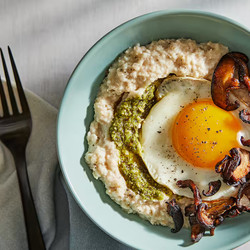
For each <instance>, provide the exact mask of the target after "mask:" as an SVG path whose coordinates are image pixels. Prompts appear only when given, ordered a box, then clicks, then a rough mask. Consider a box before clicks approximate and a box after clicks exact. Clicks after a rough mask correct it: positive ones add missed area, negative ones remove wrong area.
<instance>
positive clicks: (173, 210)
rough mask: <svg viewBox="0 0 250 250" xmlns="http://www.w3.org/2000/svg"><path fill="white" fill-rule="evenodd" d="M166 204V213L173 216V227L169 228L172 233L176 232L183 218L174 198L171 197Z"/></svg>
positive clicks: (179, 228) (180, 226)
mask: <svg viewBox="0 0 250 250" xmlns="http://www.w3.org/2000/svg"><path fill="white" fill-rule="evenodd" d="M167 204H168V209H167V212H168V214H169V215H170V216H171V217H172V218H173V221H174V224H175V228H172V229H171V232H172V233H177V232H179V231H180V230H181V228H182V226H183V223H184V219H183V214H182V211H181V208H180V206H179V205H178V204H177V203H176V200H175V199H173V200H171V201H170V202H167Z"/></svg>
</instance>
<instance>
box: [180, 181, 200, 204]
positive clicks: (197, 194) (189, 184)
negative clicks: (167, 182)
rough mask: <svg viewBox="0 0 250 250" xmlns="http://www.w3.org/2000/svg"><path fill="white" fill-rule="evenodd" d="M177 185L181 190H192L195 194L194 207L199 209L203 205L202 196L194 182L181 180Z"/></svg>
mask: <svg viewBox="0 0 250 250" xmlns="http://www.w3.org/2000/svg"><path fill="white" fill-rule="evenodd" d="M176 185H177V186H178V187H180V188H187V187H188V188H190V189H191V191H192V192H193V194H194V205H195V206H196V207H197V206H198V205H199V204H201V203H202V199H201V195H200V192H199V189H198V187H197V186H196V185H195V184H194V182H193V181H192V180H179V181H177V183H176Z"/></svg>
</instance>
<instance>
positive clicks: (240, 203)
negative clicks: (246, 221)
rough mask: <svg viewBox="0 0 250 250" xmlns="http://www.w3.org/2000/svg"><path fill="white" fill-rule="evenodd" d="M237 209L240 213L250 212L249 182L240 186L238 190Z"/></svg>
mask: <svg viewBox="0 0 250 250" xmlns="http://www.w3.org/2000/svg"><path fill="white" fill-rule="evenodd" d="M237 207H238V208H239V209H240V210H242V211H250V180H248V181H247V182H245V183H244V184H243V185H241V187H240V189H239V192H238V196H237Z"/></svg>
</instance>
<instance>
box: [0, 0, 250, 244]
mask: <svg viewBox="0 0 250 250" xmlns="http://www.w3.org/2000/svg"><path fill="white" fill-rule="evenodd" d="M161 9H200V10H204V11H211V12H215V13H218V14H222V15H225V16H227V17H230V18H232V19H234V20H236V21H238V22H240V23H242V24H243V25H245V26H247V27H250V17H249V11H250V1H248V0H238V1H235V0H203V1H202V0H175V1H174V0H126V1H124V0H0V32H1V35H0V46H1V47H2V48H3V49H4V50H5V51H6V48H7V45H10V46H11V48H12V50H13V52H14V55H15V58H16V62H17V64H18V68H19V72H20V75H21V77H22V81H23V84H24V86H25V88H27V89H29V90H31V91H33V92H34V93H36V94H38V95H39V96H41V97H42V98H44V99H45V100H47V101H48V102H49V103H51V104H52V105H54V106H55V107H56V108H58V107H59V105H60V101H61V99H62V96H63V91H64V88H65V86H66V84H67V81H68V79H69V77H70V74H71V73H72V71H73V69H74V67H75V66H76V64H77V63H78V62H79V60H80V59H81V57H82V56H83V55H84V54H85V53H86V52H87V50H88V49H89V48H90V47H91V46H92V45H93V44H94V43H95V42H96V41H97V40H98V39H99V38H101V37H102V36H103V35H104V34H106V33H107V32H108V31H110V30H111V29H113V28H114V27H116V26H117V25H119V24H121V23H123V22H125V21H127V20H128V19H131V18H133V17H136V16H138V15H142V14H144V13H147V12H152V11H156V10H161ZM70 206H71V208H72V210H73V211H74V213H72V214H71V218H70V220H71V232H70V234H71V235H70V236H71V243H70V246H71V249H129V248H128V247H126V246H124V245H123V244H121V243H118V242H117V241H115V240H113V239H112V238H110V237H109V236H107V235H106V234H105V233H104V232H102V231H101V230H100V229H99V228H97V226H95V225H94V224H93V223H92V222H91V221H90V219H89V218H87V216H86V215H85V214H84V213H83V212H82V211H81V210H80V208H79V207H78V205H77V204H76V203H75V202H74V200H73V198H72V197H70ZM239 249H250V243H247V244H245V245H244V246H241V247H240V248H239Z"/></svg>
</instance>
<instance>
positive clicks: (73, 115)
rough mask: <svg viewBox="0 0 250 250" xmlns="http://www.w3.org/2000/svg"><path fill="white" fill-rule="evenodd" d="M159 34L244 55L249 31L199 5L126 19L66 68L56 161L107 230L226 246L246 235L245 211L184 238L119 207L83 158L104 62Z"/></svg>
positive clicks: (137, 242)
mask: <svg viewBox="0 0 250 250" xmlns="http://www.w3.org/2000/svg"><path fill="white" fill-rule="evenodd" d="M162 38H191V39H194V40H196V41H198V42H207V41H212V42H219V43H222V44H225V45H227V46H228V47H229V49H230V50H232V51H240V52H243V53H245V54H246V55H248V56H250V33H249V30H248V29H247V28H245V27H243V26H242V25H240V24H238V23H236V22H234V21H232V20H230V19H228V18H225V17H223V16H219V15H215V14H212V13H206V12H201V11H181V10H179V11H178V10H177V11H167V10H164V11H159V12H154V13H150V14H146V15H143V16H140V17H137V18H135V19H132V20H130V21H128V22H126V23H124V24H122V25H120V26H119V27H117V28H115V29H114V30H112V31H111V32H109V33H108V34H107V35H106V36H104V37H103V38H102V39H100V40H99V41H98V42H97V43H96V44H95V45H94V46H93V47H92V48H91V49H90V50H89V51H88V52H87V53H86V55H85V56H84V57H83V58H82V60H81V61H80V62H79V64H78V65H77V66H76V68H75V70H74V72H73V73H72V75H71V77H70V79H69V82H68V84H67V87H66V89H65V93H64V97H63V99H62V103H61V107H60V111H59V116H58V127H57V145H58V156H59V161H60V166H61V169H62V172H63V175H64V178H65V180H66V183H67V185H68V187H69V189H70V190H71V192H72V194H73V196H74V198H75V199H76V201H77V202H78V204H79V206H80V207H81V208H82V210H83V211H84V212H85V213H86V214H87V215H88V216H89V217H90V218H91V219H92V220H93V221H94V222H95V223H96V224H97V225H98V226H99V227H100V228H101V229H103V230H104V231H105V232H106V233H107V234H109V235H110V236H112V237H113V238H115V239H117V240H119V241H121V242H123V243H124V244H127V245H129V246H131V247H134V248H137V249H166V247H168V248H169V249H181V248H183V247H188V248H190V249H200V247H201V244H202V248H203V249H211V247H212V248H216V249H232V248H235V247H236V246H239V245H241V244H243V243H245V242H247V241H248V240H250V228H249V219H250V214H244V215H241V216H238V217H237V218H234V219H228V220H226V221H225V222H224V224H223V225H221V226H219V227H218V228H217V229H216V231H215V236H213V237H203V238H202V240H201V242H199V243H197V244H190V231H189V230H187V229H182V230H181V231H180V232H179V233H177V234H173V233H171V232H170V229H169V228H167V227H162V226H153V225H151V224H150V223H149V222H147V221H144V220H142V219H141V218H139V216H137V215H134V214H127V213H125V212H124V211H123V210H122V209H121V208H120V207H119V206H118V205H117V204H115V203H114V202H113V201H112V200H111V199H110V198H109V196H108V195H106V193H105V188H104V185H103V183H102V182H101V181H99V180H96V179H94V178H93V176H92V173H91V170H90V169H89V168H88V166H87V165H86V163H85V162H84V160H83V154H84V153H85V152H86V151H87V143H86V137H85V136H86V132H87V131H88V129H89V126H90V123H91V121H92V120H93V114H94V111H93V104H94V100H95V97H96V95H97V92H98V88H99V86H100V84H101V82H102V80H103V79H104V77H105V72H106V70H107V69H108V68H109V66H110V64H111V63H112V62H113V61H114V60H115V58H116V57H117V56H119V55H120V54H121V53H122V52H123V51H124V50H126V49H127V48H128V47H131V46H133V45H135V44H137V43H140V44H142V45H145V44H148V43H150V42H151V41H153V40H158V39H162Z"/></svg>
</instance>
